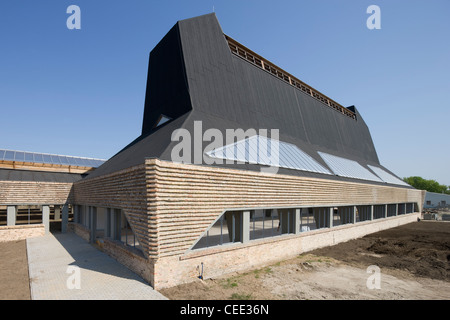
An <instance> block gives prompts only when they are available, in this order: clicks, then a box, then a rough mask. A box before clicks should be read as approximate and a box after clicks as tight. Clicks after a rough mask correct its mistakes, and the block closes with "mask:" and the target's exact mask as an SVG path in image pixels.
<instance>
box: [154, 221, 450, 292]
mask: <svg viewBox="0 0 450 320" xmlns="http://www.w3.org/2000/svg"><path fill="white" fill-rule="evenodd" d="M369 266H377V267H378V268H379V276H380V278H379V279H380V282H379V286H378V287H375V288H374V285H373V284H374V282H373V281H372V280H373V277H372V276H374V275H375V274H374V273H373V271H371V269H369V270H368V267H369ZM368 283H369V284H368ZM161 293H162V294H164V295H165V296H167V297H168V298H169V299H192V300H207V299H209V300H211V299H212V300H223V299H238V300H245V299H257V300H259V299H263V300H297V299H314V300H321V299H337V300H349V299H352V300H356V299H364V300H368V299H383V300H384V299H387V300H399V299H414V300H436V299H439V300H443V299H444V300H448V299H450V223H449V222H435V221H420V222H414V223H410V224H407V225H404V226H400V227H397V228H392V229H389V230H385V231H380V232H377V233H373V234H370V235H367V236H365V237H363V238H360V239H355V240H351V241H348V242H345V243H341V244H338V245H335V246H331V247H326V248H322V249H318V250H314V251H311V252H309V253H307V254H302V255H299V256H297V257H296V258H293V259H290V260H286V261H280V262H279V263H277V264H274V265H270V266H266V267H263V268H260V269H257V270H252V271H248V272H244V273H235V274H232V275H229V276H226V277H221V278H217V279H207V280H203V281H202V280H197V281H195V282H193V283H190V284H184V285H180V286H176V287H172V288H167V289H164V290H161Z"/></svg>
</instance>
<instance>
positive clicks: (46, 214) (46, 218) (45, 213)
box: [42, 206, 50, 234]
mask: <svg viewBox="0 0 450 320" xmlns="http://www.w3.org/2000/svg"><path fill="white" fill-rule="evenodd" d="M42 223H43V224H44V230H45V234H49V233H50V206H42Z"/></svg>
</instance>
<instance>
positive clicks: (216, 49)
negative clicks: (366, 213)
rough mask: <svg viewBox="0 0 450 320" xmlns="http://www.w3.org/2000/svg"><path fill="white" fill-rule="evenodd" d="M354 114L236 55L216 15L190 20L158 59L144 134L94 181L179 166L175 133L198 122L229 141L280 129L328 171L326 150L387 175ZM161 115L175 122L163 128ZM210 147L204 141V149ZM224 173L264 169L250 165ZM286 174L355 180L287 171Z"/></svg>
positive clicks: (166, 41) (164, 43)
mask: <svg viewBox="0 0 450 320" xmlns="http://www.w3.org/2000/svg"><path fill="white" fill-rule="evenodd" d="M349 110H351V111H352V112H354V113H355V115H356V117H355V118H356V119H354V118H350V117H348V116H345V115H344V114H342V113H340V112H336V111H335V110H333V109H331V108H330V107H328V106H325V105H324V104H323V103H322V102H321V101H319V100H317V99H315V98H313V97H312V96H311V95H309V94H306V93H305V92H303V91H301V90H299V89H298V88H296V87H294V86H292V85H290V84H289V83H286V82H285V81H282V80H280V79H279V78H277V77H275V76H273V75H272V74H271V73H269V72H266V71H265V70H263V69H261V68H257V67H256V66H255V65H253V64H251V63H249V62H247V61H246V60H243V59H241V58H239V57H238V56H236V55H234V54H232V53H231V51H230V48H229V46H228V43H227V40H226V38H225V35H224V33H223V31H222V29H221V27H220V25H219V22H218V21H217V18H216V16H215V14H208V15H204V16H200V17H196V18H192V19H187V20H182V21H179V22H178V23H177V24H176V25H175V26H174V27H173V28H172V29H171V30H170V31H169V33H168V34H167V35H166V36H165V37H164V38H163V39H162V40H161V42H160V43H159V44H158V45H157V46H156V47H155V48H154V49H153V50H152V52H151V54H150V60H149V70H148V80H147V93H146V99H145V107H144V120H143V125H142V135H141V136H140V137H138V138H137V139H136V140H135V141H133V142H132V143H130V144H129V145H128V146H127V147H125V148H124V149H123V150H121V151H120V152H119V153H118V154H116V155H115V156H114V157H112V158H111V159H110V160H108V161H107V162H106V163H105V164H103V165H102V166H100V167H99V168H98V169H97V170H95V171H94V172H92V173H90V174H89V175H88V177H87V178H90V177H96V176H100V175H104V174H108V173H111V172H115V171H118V170H121V169H125V168H128V167H131V166H134V165H138V164H141V163H143V162H144V159H145V158H150V157H154V158H159V159H161V160H168V161H171V160H172V158H171V153H172V148H173V147H174V146H175V145H177V144H178V142H173V141H171V135H172V132H173V131H174V130H175V129H179V128H183V129H186V130H188V131H189V132H191V136H193V133H194V122H195V121H201V122H202V126H203V128H202V129H203V132H205V131H206V130H207V129H210V128H214V129H219V130H220V131H221V132H223V133H224V136H225V130H226V129H237V128H241V129H243V130H247V129H249V128H254V129H256V130H259V129H268V130H269V131H270V130H271V129H278V130H279V133H280V137H279V138H280V140H281V141H284V142H287V143H291V144H293V145H295V146H297V147H298V148H300V149H301V150H302V151H304V152H306V153H307V154H309V155H310V156H311V157H313V158H314V159H315V160H316V161H317V162H318V163H319V164H321V165H323V166H327V165H326V163H325V162H324V160H323V159H322V158H321V156H320V155H319V153H318V152H319V151H320V152H325V153H329V154H331V155H335V156H339V157H342V158H345V159H349V160H353V161H356V162H358V163H359V164H361V165H362V166H363V167H365V168H366V169H368V170H369V168H368V165H373V166H377V167H381V168H384V167H382V166H381V165H380V163H379V160H378V155H377V153H376V150H375V147H374V144H373V141H372V138H371V135H370V132H369V129H368V127H367V125H366V123H365V122H364V120H363V117H362V116H361V114H360V113H359V112H358V110H357V109H356V108H355V107H354V106H352V107H351V108H349ZM161 115H164V116H167V117H169V118H171V119H173V120H170V121H168V122H166V123H165V124H163V125H161V126H160V127H156V128H155V126H156V124H157V123H158V121H159V119H160V117H161ZM209 143H210V142H203V146H202V147H203V149H202V150H204V148H205V147H206V146H207V145H208V144H209ZM192 144H193V142H192ZM192 150H193V145H192ZM191 163H194V158H193V157H192V158H191ZM202 164H203V165H206V164H205V163H202ZM218 166H222V167H231V168H238V169H245V170H260V169H261V166H259V165H255V164H248V163H247V164H223V165H218ZM384 169H385V170H386V171H388V172H389V170H387V169H386V168H384ZM279 173H284V174H290V175H299V176H311V177H319V178H326V179H338V180H349V181H355V179H351V178H345V177H340V176H335V175H324V174H318V173H314V172H305V171H299V170H290V169H284V168H282V169H280V170H279ZM356 180H357V179H356ZM365 182H367V183H375V184H377V183H378V182H368V181H365ZM380 184H382V183H380Z"/></svg>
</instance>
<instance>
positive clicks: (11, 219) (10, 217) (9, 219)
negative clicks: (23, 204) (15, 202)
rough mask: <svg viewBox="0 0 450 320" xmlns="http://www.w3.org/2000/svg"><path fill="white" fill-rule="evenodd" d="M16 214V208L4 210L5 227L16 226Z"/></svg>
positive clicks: (11, 207)
mask: <svg viewBox="0 0 450 320" xmlns="http://www.w3.org/2000/svg"><path fill="white" fill-rule="evenodd" d="M16 214H17V207H16V206H8V207H7V208H6V225H7V226H15V225H16Z"/></svg>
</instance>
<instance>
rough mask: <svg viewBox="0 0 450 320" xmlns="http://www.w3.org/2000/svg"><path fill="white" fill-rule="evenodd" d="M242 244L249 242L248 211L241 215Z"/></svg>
mask: <svg viewBox="0 0 450 320" xmlns="http://www.w3.org/2000/svg"><path fill="white" fill-rule="evenodd" d="M240 238H241V241H242V243H246V242H248V241H250V211H244V212H242V214H241V235H240Z"/></svg>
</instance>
